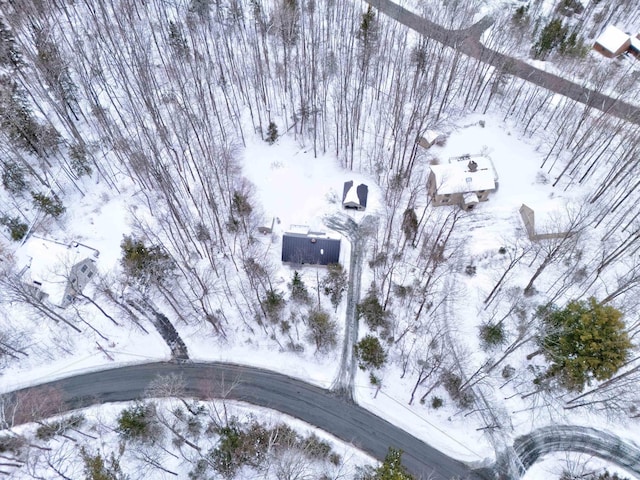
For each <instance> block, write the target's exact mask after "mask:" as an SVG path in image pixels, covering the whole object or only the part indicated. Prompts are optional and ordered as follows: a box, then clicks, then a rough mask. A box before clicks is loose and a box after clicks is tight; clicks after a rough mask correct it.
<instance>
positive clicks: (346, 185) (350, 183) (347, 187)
mask: <svg viewBox="0 0 640 480" xmlns="http://www.w3.org/2000/svg"><path fill="white" fill-rule="evenodd" d="M351 187H353V180H349V181H348V182H344V188H343V189H342V201H343V202H344V199H345V198H347V193H349V190H351Z"/></svg>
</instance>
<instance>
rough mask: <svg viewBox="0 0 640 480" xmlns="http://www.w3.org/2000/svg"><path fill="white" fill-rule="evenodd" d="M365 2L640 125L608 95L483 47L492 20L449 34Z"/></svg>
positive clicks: (633, 111)
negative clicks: (483, 40) (483, 36)
mask: <svg viewBox="0 0 640 480" xmlns="http://www.w3.org/2000/svg"><path fill="white" fill-rule="evenodd" d="M365 2H367V3H368V4H369V5H371V6H372V7H375V8H377V9H378V10H379V11H380V12H381V13H383V14H385V15H387V16H388V17H390V18H393V19H394V20H396V21H397V22H399V23H401V24H403V25H405V26H407V27H409V28H410V29H412V30H415V31H416V32H418V33H419V34H421V35H424V36H425V37H428V38H431V39H433V40H436V41H438V42H440V43H442V44H444V45H447V46H449V47H451V48H454V49H456V50H458V51H460V52H462V53H464V54H465V55H468V56H470V57H473V58H476V59H478V60H480V61H482V62H484V63H487V64H489V65H492V66H494V67H496V68H498V69H500V70H501V71H503V72H504V73H506V74H509V75H513V76H516V77H519V78H522V79H523V80H526V81H527V82H531V83H533V84H535V85H538V86H540V87H542V88H545V89H547V90H550V91H552V92H555V93H559V94H560V95H564V96H565V97H568V98H571V99H573V100H576V101H577V102H580V103H582V104H585V105H588V106H590V107H592V108H594V109H596V110H600V111H602V112H605V113H608V114H610V115H613V116H616V117H618V118H621V119H624V120H627V121H629V122H632V123H635V124H640V107H637V106H634V105H631V104H629V103H625V102H623V101H621V100H619V99H617V98H613V97H610V96H607V95H604V94H602V93H600V92H597V91H595V90H592V89H590V88H587V87H584V86H582V85H579V84H577V83H574V82H571V81H570V80H567V79H565V78H562V77H559V76H558V75H553V74H551V73H549V72H545V71H544V70H540V69H539V68H535V67H534V66H532V65H529V64H528V63H526V62H524V61H522V60H519V59H517V58H514V57H510V56H508V55H504V54H502V53H499V52H496V51H495V50H491V49H490V48H487V47H485V46H484V45H482V43H481V42H480V37H481V35H482V33H483V32H484V31H485V30H486V29H487V28H489V27H490V26H491V25H492V23H493V21H492V20H491V19H490V18H488V17H485V18H483V19H482V20H480V21H479V22H478V23H476V24H474V25H472V26H470V27H469V28H465V29H461V30H447V29H445V28H444V27H441V26H440V25H438V24H436V23H433V22H432V21H430V20H428V19H426V18H424V17H421V16H419V15H416V14H415V13H413V12H411V11H409V10H407V9H406V8H403V7H401V6H400V5H398V4H397V3H394V2H392V1H390V0H365Z"/></svg>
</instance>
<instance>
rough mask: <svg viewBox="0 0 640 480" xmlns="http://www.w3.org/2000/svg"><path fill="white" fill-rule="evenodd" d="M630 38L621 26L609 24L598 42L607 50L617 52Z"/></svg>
mask: <svg viewBox="0 0 640 480" xmlns="http://www.w3.org/2000/svg"><path fill="white" fill-rule="evenodd" d="M629 38H630V37H629V35H627V34H626V33H624V32H623V31H622V30H620V29H619V28H617V27H614V26H613V25H609V26H608V27H607V28H606V29H605V31H604V32H602V34H600V36H599V37H598V39H597V40H596V43H597V44H598V45H600V46H601V47H602V48H604V49H605V50H608V51H610V52H611V53H615V52H617V51H618V50H619V49H620V48H621V47H623V46H624V44H625V43H626V42H628V41H629Z"/></svg>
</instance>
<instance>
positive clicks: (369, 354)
mask: <svg viewBox="0 0 640 480" xmlns="http://www.w3.org/2000/svg"><path fill="white" fill-rule="evenodd" d="M355 354H356V357H357V358H358V366H359V367H360V369H361V370H367V369H374V368H380V367H382V366H383V365H384V362H386V361H387V352H385V351H384V348H382V345H381V344H380V340H378V337H374V336H373V335H367V336H366V337H364V338H363V339H362V340H360V341H359V342H358V343H357V344H356V346H355Z"/></svg>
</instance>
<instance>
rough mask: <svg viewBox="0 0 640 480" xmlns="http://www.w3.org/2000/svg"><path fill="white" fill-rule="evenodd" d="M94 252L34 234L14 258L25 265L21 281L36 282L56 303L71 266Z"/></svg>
mask: <svg viewBox="0 0 640 480" xmlns="http://www.w3.org/2000/svg"><path fill="white" fill-rule="evenodd" d="M98 254H99V252H98V251H97V250H94V249H92V248H90V247H87V246H85V245H82V244H79V243H76V242H72V243H71V244H66V243H64V242H58V241H56V240H51V239H46V238H41V237H37V236H35V235H34V236H32V237H30V238H29V239H28V240H27V241H26V242H25V243H24V245H23V246H22V247H20V248H19V249H18V251H17V252H16V259H17V261H18V265H20V266H21V267H23V268H25V270H24V273H23V276H22V280H23V281H25V282H27V283H32V282H37V283H38V284H40V285H39V286H40V288H41V290H42V291H43V292H44V293H46V294H48V295H49V299H50V301H51V302H53V303H54V304H56V305H60V304H61V303H62V299H63V297H64V292H65V287H66V286H67V278H68V276H69V273H70V270H71V267H73V266H74V265H75V264H77V263H78V262H81V261H82V260H84V259H86V258H96V257H97V256H98Z"/></svg>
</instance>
